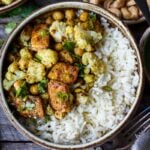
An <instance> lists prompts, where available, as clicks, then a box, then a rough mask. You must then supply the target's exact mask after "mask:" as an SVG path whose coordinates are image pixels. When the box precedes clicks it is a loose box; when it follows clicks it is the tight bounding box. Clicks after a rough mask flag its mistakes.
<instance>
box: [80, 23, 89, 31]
mask: <svg viewBox="0 0 150 150" xmlns="http://www.w3.org/2000/svg"><path fill="white" fill-rule="evenodd" d="M81 27H82V29H84V30H87V29H88V28H89V22H88V21H86V22H83V23H81Z"/></svg>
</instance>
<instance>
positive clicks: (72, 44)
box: [63, 41, 76, 53]
mask: <svg viewBox="0 0 150 150" xmlns="http://www.w3.org/2000/svg"><path fill="white" fill-rule="evenodd" d="M75 45H76V43H75V42H71V41H69V42H65V43H64V45H63V48H64V49H65V50H67V51H68V52H70V53H74V48H75Z"/></svg>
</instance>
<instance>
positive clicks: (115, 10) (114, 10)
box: [108, 8, 122, 18]
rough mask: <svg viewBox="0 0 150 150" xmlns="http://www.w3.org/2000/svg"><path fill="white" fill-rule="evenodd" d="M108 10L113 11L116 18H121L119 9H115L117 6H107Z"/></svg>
mask: <svg viewBox="0 0 150 150" xmlns="http://www.w3.org/2000/svg"><path fill="white" fill-rule="evenodd" d="M108 11H110V12H111V13H113V14H114V15H115V16H117V17H118V18H121V16H122V14H121V11H120V10H119V9H117V8H109V9H108Z"/></svg>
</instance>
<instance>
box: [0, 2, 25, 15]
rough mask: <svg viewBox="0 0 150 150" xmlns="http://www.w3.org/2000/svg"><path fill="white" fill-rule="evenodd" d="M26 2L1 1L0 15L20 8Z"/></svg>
mask: <svg viewBox="0 0 150 150" xmlns="http://www.w3.org/2000/svg"><path fill="white" fill-rule="evenodd" d="M26 1H27V0H1V1H0V14H2V13H5V12H8V11H10V10H12V9H14V8H16V7H18V6H20V5H21V4H23V3H24V2H26Z"/></svg>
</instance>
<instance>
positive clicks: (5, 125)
mask: <svg viewBox="0 0 150 150" xmlns="http://www.w3.org/2000/svg"><path fill="white" fill-rule="evenodd" d="M0 21H2V20H1V19H0ZM147 27H148V25H147V23H146V22H144V23H141V24H138V25H132V26H129V29H130V31H131V32H132V33H133V36H134V37H135V39H136V41H137V44H138V43H139V40H140V38H141V36H142V34H143V32H144V31H145V29H146V28H147ZM0 30H1V31H2V30H4V28H3V25H2V23H0ZM5 36H6V35H5V34H4V32H0V38H2V37H5ZM148 105H150V86H149V83H148V81H147V80H146V82H145V89H144V92H143V98H142V101H141V105H140V107H139V109H138V111H140V110H142V109H144V108H145V107H147V106H148ZM138 111H137V113H138ZM102 147H103V149H104V150H113V148H111V147H110V146H109V143H108V144H105V145H103V146H102ZM0 150H45V148H42V147H40V146H38V145H36V144H34V143H32V142H31V141H30V140H29V139H28V138H26V137H24V136H23V135H21V134H20V133H19V132H18V131H17V130H16V129H15V128H14V127H13V126H12V125H11V123H10V122H9V121H8V119H7V117H6V116H5V114H4V112H3V110H2V109H1V108H0Z"/></svg>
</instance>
